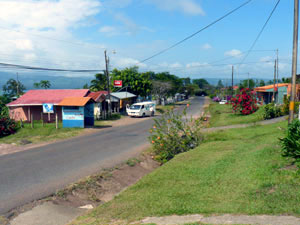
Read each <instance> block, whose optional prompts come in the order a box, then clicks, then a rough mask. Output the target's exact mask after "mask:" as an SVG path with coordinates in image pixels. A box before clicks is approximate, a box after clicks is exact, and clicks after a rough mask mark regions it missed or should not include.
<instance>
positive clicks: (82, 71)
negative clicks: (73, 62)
mask: <svg viewBox="0 0 300 225" xmlns="http://www.w3.org/2000/svg"><path fill="white" fill-rule="evenodd" d="M0 66H1V67H4V68H14V69H26V70H40V71H49V72H75V73H91V72H99V71H103V70H100V69H99V70H97V69H96V70H69V69H51V68H43V67H33V66H24V65H16V64H9V63H0Z"/></svg>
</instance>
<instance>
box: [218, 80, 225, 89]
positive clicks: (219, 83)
mask: <svg viewBox="0 0 300 225" xmlns="http://www.w3.org/2000/svg"><path fill="white" fill-rule="evenodd" d="M223 87H224V85H223V83H222V80H219V81H218V84H217V88H223Z"/></svg>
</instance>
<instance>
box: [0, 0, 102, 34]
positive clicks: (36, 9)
mask: <svg viewBox="0 0 300 225" xmlns="http://www.w3.org/2000/svg"><path fill="white" fill-rule="evenodd" d="M100 5H101V4H100V2H98V1H96V0H60V1H46V0H42V1H35V0H9V1H8V0H6V1H5V0H4V1H0V20H1V21H2V23H3V24H6V25H14V26H17V27H20V28H23V29H24V28H31V29H43V28H52V29H64V28H67V27H70V26H74V25H75V24H76V22H79V21H80V20H82V19H84V18H86V17H88V16H91V15H95V14H96V13H98V12H99V7H100Z"/></svg>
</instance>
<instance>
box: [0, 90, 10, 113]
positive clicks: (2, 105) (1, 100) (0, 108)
mask: <svg viewBox="0 0 300 225" xmlns="http://www.w3.org/2000/svg"><path fill="white" fill-rule="evenodd" d="M9 102H10V99H9V98H8V97H7V96H5V95H3V96H0V118H3V117H8V108H7V106H6V104H7V103H9Z"/></svg>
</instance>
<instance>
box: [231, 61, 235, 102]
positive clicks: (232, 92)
mask: <svg viewBox="0 0 300 225" xmlns="http://www.w3.org/2000/svg"><path fill="white" fill-rule="evenodd" d="M233 72H234V67H233V66H232V73H231V88H232V90H231V94H232V96H233V94H234V91H233Z"/></svg>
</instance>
